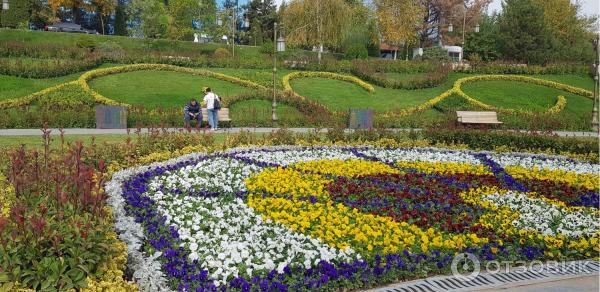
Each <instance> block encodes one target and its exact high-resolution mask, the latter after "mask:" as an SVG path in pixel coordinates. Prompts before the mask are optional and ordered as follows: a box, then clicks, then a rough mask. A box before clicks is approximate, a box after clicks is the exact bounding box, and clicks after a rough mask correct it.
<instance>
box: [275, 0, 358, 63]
mask: <svg viewBox="0 0 600 292" xmlns="http://www.w3.org/2000/svg"><path fill="white" fill-rule="evenodd" d="M350 15H351V10H350V7H349V5H348V4H347V3H346V2H345V1H344V0H328V1H322V0H292V1H291V2H289V3H288V5H287V6H286V8H285V10H284V13H283V19H284V23H283V26H284V33H285V34H286V35H287V37H286V41H287V43H288V44H289V45H291V46H316V47H318V48H319V61H320V60H321V52H322V50H323V46H328V47H334V48H335V47H339V46H340V45H341V44H342V42H343V40H344V39H345V36H346V34H347V32H348V29H349V26H350V17H349V16H350Z"/></svg>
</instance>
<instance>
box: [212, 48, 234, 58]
mask: <svg viewBox="0 0 600 292" xmlns="http://www.w3.org/2000/svg"><path fill="white" fill-rule="evenodd" d="M213 56H214V57H215V58H219V59H225V58H231V53H230V52H229V50H227V49H226V48H217V49H216V50H215V52H214V53H213Z"/></svg>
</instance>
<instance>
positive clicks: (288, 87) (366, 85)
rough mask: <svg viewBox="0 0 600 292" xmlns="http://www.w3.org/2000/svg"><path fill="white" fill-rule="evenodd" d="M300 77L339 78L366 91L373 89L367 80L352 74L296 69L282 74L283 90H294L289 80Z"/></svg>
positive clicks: (372, 90)
mask: <svg viewBox="0 0 600 292" xmlns="http://www.w3.org/2000/svg"><path fill="white" fill-rule="evenodd" d="M301 77H320V78H328V79H335V80H341V81H346V82H350V83H354V84H356V85H358V86H360V87H362V88H363V89H365V90H366V91H368V92H374V91H375V87H373V85H371V84H369V83H367V82H364V81H362V80H360V79H359V78H356V77H354V76H350V75H343V74H337V73H331V72H316V71H297V72H292V73H290V74H287V75H285V76H283V80H282V83H283V90H285V91H291V92H293V91H294V90H293V89H292V85H291V84H290V80H292V79H294V78H301Z"/></svg>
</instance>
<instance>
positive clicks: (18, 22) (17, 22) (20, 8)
mask: <svg viewBox="0 0 600 292" xmlns="http://www.w3.org/2000/svg"><path fill="white" fill-rule="evenodd" d="M30 9H31V1H29V0H21V1H15V2H12V1H11V3H10V9H8V10H6V11H5V10H0V27H21V26H22V25H23V24H26V23H27V22H28V21H29V15H30V13H29V11H30Z"/></svg>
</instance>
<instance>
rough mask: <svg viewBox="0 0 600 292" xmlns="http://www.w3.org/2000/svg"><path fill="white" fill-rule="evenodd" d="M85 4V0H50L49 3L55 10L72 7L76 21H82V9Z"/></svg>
mask: <svg viewBox="0 0 600 292" xmlns="http://www.w3.org/2000/svg"><path fill="white" fill-rule="evenodd" d="M85 4H86V3H85V1H84V0H48V5H49V6H50V7H51V8H52V10H54V11H55V12H56V11H58V10H59V9H60V8H65V9H70V10H71V13H72V14H73V21H74V22H75V23H81V9H83V8H84V7H85Z"/></svg>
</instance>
